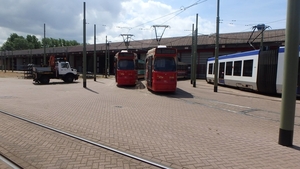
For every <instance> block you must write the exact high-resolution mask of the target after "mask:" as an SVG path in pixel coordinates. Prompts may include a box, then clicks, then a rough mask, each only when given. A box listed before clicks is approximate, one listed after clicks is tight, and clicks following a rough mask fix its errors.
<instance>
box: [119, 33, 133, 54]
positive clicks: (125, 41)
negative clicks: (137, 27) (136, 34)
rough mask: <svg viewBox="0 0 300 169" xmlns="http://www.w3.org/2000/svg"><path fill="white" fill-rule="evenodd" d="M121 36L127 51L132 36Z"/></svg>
mask: <svg viewBox="0 0 300 169" xmlns="http://www.w3.org/2000/svg"><path fill="white" fill-rule="evenodd" d="M121 36H122V37H123V41H124V43H125V46H126V49H127V50H128V46H129V43H130V42H129V39H130V38H131V37H132V36H133V35H132V34H121Z"/></svg>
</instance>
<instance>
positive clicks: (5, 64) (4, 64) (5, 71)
mask: <svg viewBox="0 0 300 169" xmlns="http://www.w3.org/2000/svg"><path fill="white" fill-rule="evenodd" d="M6 52H7V51H4V73H6Z"/></svg>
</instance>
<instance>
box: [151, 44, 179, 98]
mask: <svg viewBox="0 0 300 169" xmlns="http://www.w3.org/2000/svg"><path fill="white" fill-rule="evenodd" d="M176 58H177V50H176V49H175V48H167V47H166V46H158V47H157V48H153V49H150V50H149V51H148V53H147V56H146V60H145V64H146V72H145V80H146V86H147V88H148V89H149V90H152V91H154V92H175V91H176V87H177V70H176Z"/></svg>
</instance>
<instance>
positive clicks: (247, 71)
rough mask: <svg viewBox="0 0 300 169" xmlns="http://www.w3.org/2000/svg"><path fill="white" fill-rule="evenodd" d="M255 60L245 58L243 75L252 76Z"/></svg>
mask: <svg viewBox="0 0 300 169" xmlns="http://www.w3.org/2000/svg"><path fill="white" fill-rule="evenodd" d="M252 69H253V60H244V67H243V76H248V77H252Z"/></svg>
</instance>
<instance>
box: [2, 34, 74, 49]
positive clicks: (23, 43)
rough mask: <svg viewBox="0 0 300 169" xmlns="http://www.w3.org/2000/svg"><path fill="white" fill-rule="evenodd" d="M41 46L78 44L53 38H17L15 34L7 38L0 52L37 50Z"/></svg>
mask: <svg viewBox="0 0 300 169" xmlns="http://www.w3.org/2000/svg"><path fill="white" fill-rule="evenodd" d="M43 44H45V45H46V47H59V46H75V45H79V43H78V42H77V41H75V40H71V41H67V40H65V39H60V38H59V39H53V38H45V39H44V38H43V39H42V41H39V39H38V38H37V37H36V36H35V35H27V36H26V38H24V37H23V36H19V35H18V34H16V33H13V34H11V35H10V37H8V38H7V41H6V42H5V43H3V45H2V46H1V48H0V50H2V51H5V50H8V51H12V50H26V49H39V48H42V47H43Z"/></svg>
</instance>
